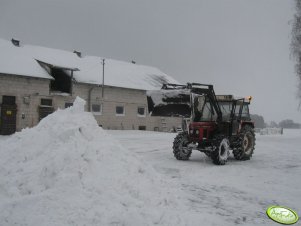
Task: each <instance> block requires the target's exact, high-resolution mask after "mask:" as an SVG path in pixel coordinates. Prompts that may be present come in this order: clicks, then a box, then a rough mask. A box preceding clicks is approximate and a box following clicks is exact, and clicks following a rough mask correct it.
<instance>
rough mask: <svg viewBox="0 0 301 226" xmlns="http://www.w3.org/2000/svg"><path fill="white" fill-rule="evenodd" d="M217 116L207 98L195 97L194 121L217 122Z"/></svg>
mask: <svg viewBox="0 0 301 226" xmlns="http://www.w3.org/2000/svg"><path fill="white" fill-rule="evenodd" d="M216 119H217V114H216V113H215V112H214V109H213V107H212V105H211V104H210V102H209V100H208V99H207V98H206V97H205V96H203V95H202V96H198V95H196V96H193V121H194V122H201V121H215V120H216Z"/></svg>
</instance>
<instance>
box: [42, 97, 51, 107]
mask: <svg viewBox="0 0 301 226" xmlns="http://www.w3.org/2000/svg"><path fill="white" fill-rule="evenodd" d="M41 105H42V106H52V99H41Z"/></svg>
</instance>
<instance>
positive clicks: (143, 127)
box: [138, 126, 146, 130]
mask: <svg viewBox="0 0 301 226" xmlns="http://www.w3.org/2000/svg"><path fill="white" fill-rule="evenodd" d="M138 130H146V126H139V127H138Z"/></svg>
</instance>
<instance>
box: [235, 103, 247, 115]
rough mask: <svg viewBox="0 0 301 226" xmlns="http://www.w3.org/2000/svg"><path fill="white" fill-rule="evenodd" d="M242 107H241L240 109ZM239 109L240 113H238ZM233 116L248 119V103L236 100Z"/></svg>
mask: <svg viewBox="0 0 301 226" xmlns="http://www.w3.org/2000/svg"><path fill="white" fill-rule="evenodd" d="M241 108H242V109H241ZM240 109H241V115H239V113H240ZM235 116H236V117H237V118H242V119H245V120H246V119H250V113H249V103H246V102H241V101H238V102H237V104H236V109H235Z"/></svg>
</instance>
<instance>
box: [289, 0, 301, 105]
mask: <svg viewBox="0 0 301 226" xmlns="http://www.w3.org/2000/svg"><path fill="white" fill-rule="evenodd" d="M295 6H296V13H295V15H294V21H293V29H292V42H291V52H292V54H293V56H294V58H295V59H296V65H295V71H296V74H297V76H298V78H299V85H298V98H299V100H300V104H301V1H300V0H295ZM300 104H299V107H300Z"/></svg>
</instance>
